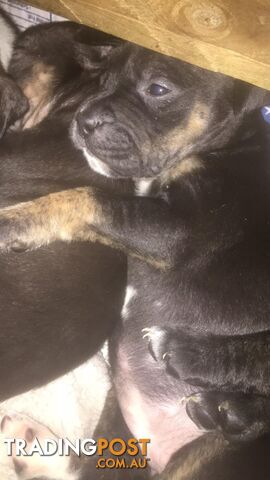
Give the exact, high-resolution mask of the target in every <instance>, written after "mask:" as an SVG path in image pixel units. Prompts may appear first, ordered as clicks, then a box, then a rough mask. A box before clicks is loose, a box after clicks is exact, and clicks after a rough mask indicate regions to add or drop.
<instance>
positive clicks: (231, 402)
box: [186, 392, 270, 442]
mask: <svg viewBox="0 0 270 480" xmlns="http://www.w3.org/2000/svg"><path fill="white" fill-rule="evenodd" d="M186 411H187V414H188V415H189V417H190V418H191V420H192V421H193V422H194V423H195V424H196V425H197V426H198V427H199V428H200V429H203V430H221V431H222V433H223V435H224V437H225V438H226V439H227V440H228V441H230V442H241V441H250V440H254V439H256V438H257V437H259V436H261V435H263V434H264V433H266V432H269V429H270V423H269V414H270V401H269V400H268V399H267V398H264V397H260V396H255V395H247V394H244V393H222V392H200V393H196V394H194V395H191V396H190V397H188V399H187V400H186Z"/></svg>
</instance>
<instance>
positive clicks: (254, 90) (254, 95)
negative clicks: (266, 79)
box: [233, 80, 270, 116]
mask: <svg viewBox="0 0 270 480" xmlns="http://www.w3.org/2000/svg"><path fill="white" fill-rule="evenodd" d="M265 105H270V91H268V90H264V89H263V88H260V87H256V86H255V85H250V84H249V83H246V82H242V81H241V80H235V84H234V91H233V109H234V113H235V115H239V114H240V115H243V116H244V115H246V114H248V113H250V112H252V111H254V110H258V109H261V108H262V107H264V106H265Z"/></svg>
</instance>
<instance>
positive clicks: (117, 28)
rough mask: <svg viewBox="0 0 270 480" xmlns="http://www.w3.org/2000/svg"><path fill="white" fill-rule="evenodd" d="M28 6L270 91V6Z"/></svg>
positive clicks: (246, 0)
mask: <svg viewBox="0 0 270 480" xmlns="http://www.w3.org/2000/svg"><path fill="white" fill-rule="evenodd" d="M27 3H29V4H30V5H34V6H37V7H40V8H43V9H45V10H49V11H52V12H54V13H57V14H59V15H63V16H65V17H67V18H69V19H72V20H76V21H78V22H81V23H85V24H87V25H90V26H92V27H95V28H97V29H99V30H102V31H104V32H108V33H112V34H114V35H117V36H119V37H121V38H124V39H126V40H130V41H132V42H135V43H137V44H139V45H142V46H145V47H148V48H151V49H153V50H156V51H159V52H162V53H165V54H167V55H171V56H174V57H176V58H180V59H183V60H186V61H188V62H190V63H193V64H195V65H199V66H201V67H204V68H207V69H209V70H213V71H218V72H222V73H225V74H228V75H231V76H234V77H236V78H240V79H242V80H246V81H248V82H250V83H254V84H256V85H259V86H262V87H265V88H268V89H270V47H269V46H270V0H219V1H217V0H215V1H214V2H212V1H208V0H205V1H192V0H29V1H28V2H27Z"/></svg>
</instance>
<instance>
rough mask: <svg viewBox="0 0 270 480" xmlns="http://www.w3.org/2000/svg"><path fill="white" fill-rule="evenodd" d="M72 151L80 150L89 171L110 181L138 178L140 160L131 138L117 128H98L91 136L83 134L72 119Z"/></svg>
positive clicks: (140, 173) (139, 175) (126, 132)
mask: <svg viewBox="0 0 270 480" xmlns="http://www.w3.org/2000/svg"><path fill="white" fill-rule="evenodd" d="M70 136H71V139H72V142H73V144H74V145H75V147H76V148H78V149H79V150H81V151H82V152H83V154H84V156H85V158H86V160H87V162H88V164H89V166H90V168H91V169H92V170H94V171H95V172H97V173H99V174H100V175H103V176H106V177H111V178H135V177H136V178H137V177H141V176H142V159H141V156H140V151H139V148H137V145H136V142H135V141H134V139H133V138H132V136H131V135H130V134H129V133H128V131H126V130H125V129H124V128H121V126H118V127H114V128H110V129H106V128H103V127H99V128H98V129H97V130H96V131H94V132H93V133H89V132H87V133H84V132H83V131H82V129H81V128H80V125H79V123H78V121H77V120H76V118H75V119H74V120H73V122H72V124H71V129H70Z"/></svg>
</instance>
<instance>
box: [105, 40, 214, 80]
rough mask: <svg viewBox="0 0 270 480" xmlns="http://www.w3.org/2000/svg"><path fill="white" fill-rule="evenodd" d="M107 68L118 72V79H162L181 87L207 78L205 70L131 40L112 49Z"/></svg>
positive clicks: (108, 70)
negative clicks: (132, 43)
mask: <svg viewBox="0 0 270 480" xmlns="http://www.w3.org/2000/svg"><path fill="white" fill-rule="evenodd" d="M107 72H109V73H111V74H114V73H117V77H118V80H119V81H122V82H125V81H129V82H131V83H134V84H137V83H138V82H140V81H145V82H147V81H151V80H157V79H160V80H162V79H163V80H164V81H168V82H172V83H173V84H174V85H175V86H179V87H182V88H188V87H190V86H194V87H198V86H199V85H200V84H201V83H204V81H205V82H207V81H208V80H209V74H208V72H206V71H205V70H202V69H200V68H198V67H195V66H193V65H190V64H188V63H186V62H183V61H181V60H177V59H175V58H171V57H167V56H165V55H162V54H159V53H156V52H152V51H150V50H147V49H145V48H142V47H139V46H135V45H130V44H126V45H122V46H120V47H119V48H118V49H114V51H113V52H112V54H111V56H110V59H109V62H108V68H107Z"/></svg>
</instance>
